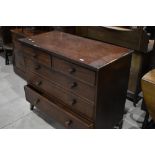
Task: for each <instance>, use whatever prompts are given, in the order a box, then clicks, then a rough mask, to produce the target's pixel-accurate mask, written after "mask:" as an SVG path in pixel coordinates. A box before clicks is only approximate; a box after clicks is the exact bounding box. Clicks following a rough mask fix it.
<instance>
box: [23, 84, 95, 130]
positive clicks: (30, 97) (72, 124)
mask: <svg viewBox="0 0 155 155" xmlns="http://www.w3.org/2000/svg"><path fill="white" fill-rule="evenodd" d="M25 95H26V99H27V101H29V102H30V103H31V104H32V105H34V106H36V107H37V108H38V109H40V110H41V111H43V112H45V113H46V114H47V115H48V116H50V117H52V118H54V119H55V120H57V121H58V122H60V123H61V124H62V125H63V126H65V127H66V128H93V123H92V122H90V121H88V120H87V119H84V118H82V117H80V116H76V115H75V114H73V113H72V112H71V111H69V110H67V109H65V108H64V107H63V106H61V105H59V103H57V104H55V103H53V102H52V101H50V100H49V99H47V98H46V97H45V96H43V95H42V94H40V93H38V92H37V91H35V90H34V89H32V88H31V87H29V86H25Z"/></svg>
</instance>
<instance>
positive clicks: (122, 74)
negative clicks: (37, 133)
mask: <svg viewBox="0 0 155 155" xmlns="http://www.w3.org/2000/svg"><path fill="white" fill-rule="evenodd" d="M130 63H131V55H127V56H125V57H122V58H120V59H118V60H115V61H114V62H113V63H111V64H109V65H107V66H106V67H104V68H103V69H102V70H101V71H100V72H99V73H98V90H97V94H96V95H97V99H98V100H97V103H98V104H97V107H96V128H108V129H109V128H113V127H114V126H115V125H116V124H117V123H119V122H121V121H122V119H123V114H124V108H125V101H126V94H127V87H128V79H129V71H130Z"/></svg>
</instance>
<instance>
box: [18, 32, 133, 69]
mask: <svg viewBox="0 0 155 155" xmlns="http://www.w3.org/2000/svg"><path fill="white" fill-rule="evenodd" d="M20 42H22V43H25V44H27V45H29V46H32V47H34V48H39V49H41V50H45V51H47V52H48V53H51V54H55V55H59V56H62V57H64V58H67V59H70V60H73V61H75V62H78V63H81V64H83V65H86V66H89V67H91V68H94V69H100V68H101V67H103V66H105V65H106V64H109V63H111V62H112V61H115V60H117V59H119V58H121V57H123V56H125V55H127V54H129V53H131V50H129V49H127V48H123V47H119V46H115V45H112V44H108V43H103V42H100V41H95V40H91V39H87V38H83V37H79V36H75V35H71V34H67V33H64V32H59V31H51V32H47V33H43V34H40V35H35V36H31V37H27V38H24V39H20Z"/></svg>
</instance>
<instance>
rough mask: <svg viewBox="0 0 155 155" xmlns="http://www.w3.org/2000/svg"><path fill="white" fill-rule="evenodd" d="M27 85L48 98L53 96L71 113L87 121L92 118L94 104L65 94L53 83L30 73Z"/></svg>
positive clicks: (70, 94)
mask: <svg viewBox="0 0 155 155" xmlns="http://www.w3.org/2000/svg"><path fill="white" fill-rule="evenodd" d="M28 83H29V84H31V85H33V86H34V87H36V88H37V89H39V90H40V91H42V92H45V93H46V94H48V95H49V96H54V97H56V98H57V99H59V100H60V101H61V102H62V103H64V104H65V105H67V106H68V107H69V108H70V109H72V110H73V111H75V112H77V113H80V114H82V115H84V116H85V117H87V118H88V119H93V118H94V117H93V116H94V104H93V103H91V102H87V101H85V100H84V99H81V98H80V97H78V96H76V95H74V94H73V93H69V92H66V91H65V90H63V89H61V88H60V87H59V86H57V85H56V84H54V83H51V82H49V81H47V80H45V79H44V78H41V77H40V76H38V75H36V74H34V73H32V72H30V73H29V78H28Z"/></svg>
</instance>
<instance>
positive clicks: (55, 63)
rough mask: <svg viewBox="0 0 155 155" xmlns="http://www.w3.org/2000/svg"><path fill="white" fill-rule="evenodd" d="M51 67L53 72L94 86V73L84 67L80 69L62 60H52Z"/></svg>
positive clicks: (54, 58)
mask: <svg viewBox="0 0 155 155" xmlns="http://www.w3.org/2000/svg"><path fill="white" fill-rule="evenodd" d="M52 67H53V69H54V70H56V71H58V72H61V73H64V74H66V75H69V76H72V77H74V78H77V79H78V80H81V81H84V82H86V83H88V84H91V85H95V72H94V71H91V70H89V69H86V68H84V67H80V66H78V65H75V64H73V63H70V62H68V61H65V60H63V59H59V58H56V57H53V58H52Z"/></svg>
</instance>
